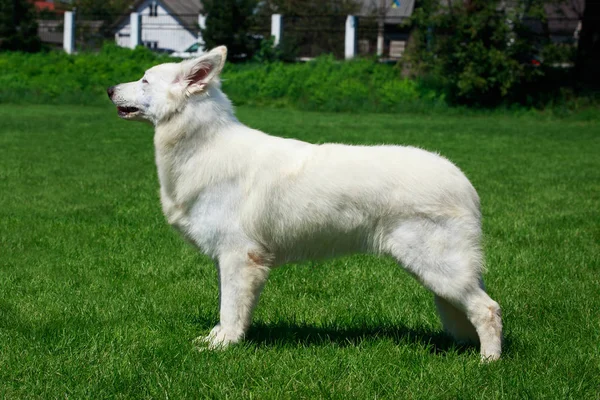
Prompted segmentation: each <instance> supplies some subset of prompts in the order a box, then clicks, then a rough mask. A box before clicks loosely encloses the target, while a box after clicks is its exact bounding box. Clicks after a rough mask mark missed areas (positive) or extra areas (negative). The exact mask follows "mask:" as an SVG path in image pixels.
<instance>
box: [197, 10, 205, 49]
mask: <svg viewBox="0 0 600 400" xmlns="http://www.w3.org/2000/svg"><path fill="white" fill-rule="evenodd" d="M198 25H199V26H200V29H206V15H204V14H199V15H198ZM198 44H199V45H200V47H202V50H205V51H206V47H205V46H206V43H205V42H204V38H202V32H198Z"/></svg>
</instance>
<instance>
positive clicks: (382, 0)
mask: <svg viewBox="0 0 600 400" xmlns="http://www.w3.org/2000/svg"><path fill="white" fill-rule="evenodd" d="M358 3H360V4H361V9H360V11H359V14H358V15H359V16H376V15H378V14H379V10H381V9H382V8H383V9H384V10H385V22H386V23H387V24H398V23H400V22H402V21H403V20H404V19H405V18H408V17H410V16H411V15H412V13H413V10H414V8H415V0H358ZM398 4H399V5H398Z"/></svg>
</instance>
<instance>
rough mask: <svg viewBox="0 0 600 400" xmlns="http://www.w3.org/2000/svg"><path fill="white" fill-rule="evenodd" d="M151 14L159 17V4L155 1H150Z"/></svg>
mask: <svg viewBox="0 0 600 400" xmlns="http://www.w3.org/2000/svg"><path fill="white" fill-rule="evenodd" d="M150 16H151V17H157V16H158V4H156V2H155V1H153V2H152V3H150Z"/></svg>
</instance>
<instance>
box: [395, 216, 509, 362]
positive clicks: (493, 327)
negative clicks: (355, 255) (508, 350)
mask: <svg viewBox="0 0 600 400" xmlns="http://www.w3.org/2000/svg"><path fill="white" fill-rule="evenodd" d="M479 241H480V230H479V224H478V222H477V221H474V220H469V219H450V218H448V219H446V220H441V221H433V220H430V219H425V218H415V219H413V220H409V221H403V222H402V223H401V224H400V225H399V226H398V227H397V228H396V229H394V230H393V231H392V232H391V233H390V234H389V236H388V238H387V240H386V242H387V243H386V247H387V249H386V251H388V252H389V253H390V254H391V255H392V256H393V257H395V258H396V259H397V260H398V261H399V263H401V264H402V265H403V266H404V267H405V268H406V269H407V270H408V271H409V272H410V273H411V274H412V275H414V276H415V277H416V278H417V279H418V280H419V281H420V282H421V283H422V284H423V285H424V286H425V287H427V288H428V289H430V290H431V291H432V292H433V293H434V294H435V296H436V305H437V308H438V312H439V313H440V317H441V319H442V323H443V324H444V328H445V329H446V330H447V331H448V332H449V333H450V334H452V335H453V336H454V337H455V338H456V339H457V340H459V341H465V340H466V341H470V340H472V341H477V339H479V343H480V345H481V357H482V359H483V360H495V359H497V358H499V357H500V353H501V345H502V320H501V317H500V307H499V305H498V303H496V302H495V301H494V300H492V299H491V298H490V297H489V296H488V295H487V293H485V291H484V289H483V283H482V279H481V270H482V256H481V251H480V248H479Z"/></svg>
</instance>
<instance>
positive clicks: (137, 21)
mask: <svg viewBox="0 0 600 400" xmlns="http://www.w3.org/2000/svg"><path fill="white" fill-rule="evenodd" d="M140 44H142V23H141V15H140V14H139V13H136V12H132V13H131V15H130V16H129V48H131V49H135V48H136V47H137V46H139V45H140Z"/></svg>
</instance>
